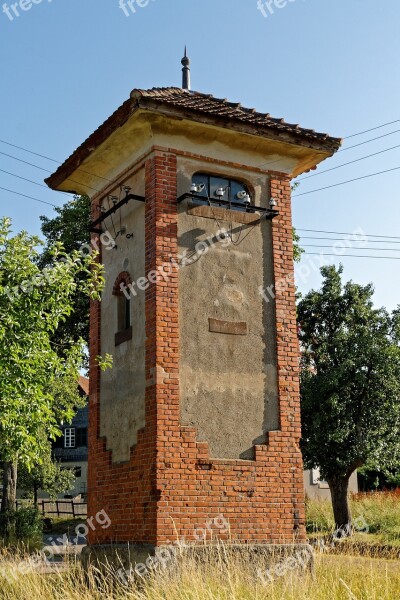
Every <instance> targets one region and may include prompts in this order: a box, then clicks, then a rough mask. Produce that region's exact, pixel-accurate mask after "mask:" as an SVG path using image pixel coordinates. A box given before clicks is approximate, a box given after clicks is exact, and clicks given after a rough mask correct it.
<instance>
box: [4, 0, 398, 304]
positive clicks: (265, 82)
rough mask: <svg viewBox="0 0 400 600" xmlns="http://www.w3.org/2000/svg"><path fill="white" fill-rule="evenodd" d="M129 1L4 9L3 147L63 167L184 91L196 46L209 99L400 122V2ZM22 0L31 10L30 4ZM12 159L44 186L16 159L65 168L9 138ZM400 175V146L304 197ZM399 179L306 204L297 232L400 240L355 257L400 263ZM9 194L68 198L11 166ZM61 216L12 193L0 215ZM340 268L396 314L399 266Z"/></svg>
mask: <svg viewBox="0 0 400 600" xmlns="http://www.w3.org/2000/svg"><path fill="white" fill-rule="evenodd" d="M118 1H119V0H101V2H100V0H52V1H49V0H42V2H40V0H36V2H37V3H36V4H32V6H31V8H30V9H28V10H26V11H23V10H21V9H20V8H18V7H17V11H18V12H19V15H20V16H18V17H16V16H15V14H14V13H13V12H12V11H11V12H10V11H9V12H10V14H11V16H12V17H13V20H11V19H10V18H9V17H8V16H7V14H6V12H1V10H2V9H1V8H0V39H1V42H2V61H1V65H0V76H1V81H2V88H3V89H2V94H1V99H0V103H1V111H0V122H1V128H0V139H1V140H5V141H7V142H9V143H12V144H15V145H17V146H21V147H25V148H28V149H31V150H33V151H35V152H37V153H39V154H43V155H46V156H48V157H51V158H53V159H58V160H60V161H62V160H64V158H66V157H67V156H68V155H69V154H70V153H71V152H72V151H73V150H74V149H75V148H76V147H77V146H78V145H79V144H80V143H81V142H82V141H83V139H85V138H86V137H87V135H88V134H90V133H91V132H92V131H93V130H94V129H95V128H96V127H97V126H98V125H99V124H100V123H101V122H103V121H104V119H105V118H107V117H108V116H109V115H110V114H111V112H113V111H114V110H115V108H116V107H117V106H118V105H119V104H120V103H121V102H122V101H123V100H125V99H126V98H127V97H128V95H129V92H130V90H131V89H132V88H134V87H142V88H147V87H153V86H168V85H180V81H181V79H180V78H181V72H180V59H181V57H182V53H183V46H184V44H185V43H186V44H188V48H189V54H190V57H191V59H192V84H193V88H194V89H196V90H198V91H202V92H208V93H213V94H214V95H216V96H218V97H222V98H228V99H230V100H232V101H236V102H241V103H242V104H243V105H244V106H249V107H255V108H257V109H258V110H260V111H265V112H269V113H271V115H273V116H275V117H284V118H285V119H286V120H287V121H289V122H294V123H300V124H301V125H302V126H304V127H311V128H313V129H316V130H318V131H323V132H328V133H330V134H332V135H337V136H340V137H345V136H349V135H351V134H353V133H357V132H359V131H364V130H367V129H370V128H373V127H376V126H379V125H381V124H383V123H388V122H391V121H396V120H400V103H399V92H400V84H399V69H398V64H399V50H400V36H399V35H398V23H399V22H400V2H399V1H398V0H385V2H382V1H380V2H378V0H375V1H373V0H335V2H332V0H291V1H287V3H286V5H285V6H284V4H285V2H284V0H276V5H274V4H273V3H272V10H273V14H270V12H268V10H267V9H265V10H264V12H265V13H266V14H267V17H266V18H265V17H264V16H263V14H262V12H261V11H260V10H258V9H257V0H151V1H150V2H149V4H148V6H143V7H139V5H138V4H137V2H138V0H136V2H135V3H134V5H136V12H135V13H134V14H131V15H130V16H129V17H127V16H125V14H124V12H123V11H122V10H121V9H120V8H119V6H118ZM20 2H21V3H22V5H23V4H24V2H25V6H27V5H28V2H29V0H20ZM140 3H142V4H144V1H143V0H139V4H140ZM2 4H3V3H0V6H1V5H2ZM11 4H15V3H14V2H9V3H8V5H11ZM277 5H278V6H279V5H281V6H282V7H281V8H278V7H277ZM397 130H400V121H399V122H398V123H393V124H392V125H389V126H386V127H383V128H380V129H377V130H376V131H373V132H370V133H366V134H365V135H362V136H358V137H355V138H351V139H349V140H346V141H345V145H344V148H347V147H348V146H350V145H353V144H356V143H357V144H358V143H361V142H363V141H366V140H369V139H371V138H372V137H377V136H382V135H385V134H388V133H391V132H394V131H397ZM396 145H400V131H398V132H396V133H393V134H392V135H388V136H387V137H384V138H381V139H379V140H375V141H372V142H370V143H367V144H365V145H362V146H359V147H357V148H352V149H349V150H345V151H343V152H341V153H339V154H338V155H337V156H336V157H334V158H333V159H331V160H330V161H329V162H326V163H324V165H323V166H321V167H320V169H319V170H323V169H328V168H332V167H336V166H338V165H341V164H342V163H344V162H348V161H351V160H356V159H358V158H361V157H364V156H366V155H369V154H373V153H376V152H379V151H381V150H386V149H388V148H391V147H393V146H396ZM0 152H2V153H3V154H0V169H2V170H3V171H9V172H10V173H13V174H15V175H19V176H20V177H24V178H27V179H31V180H33V181H36V182H43V178H44V177H46V174H47V173H46V171H44V170H39V169H37V168H34V167H31V166H29V165H27V164H24V163H22V162H17V161H16V160H14V159H11V158H9V157H7V156H5V155H4V153H6V154H10V155H12V156H14V157H17V158H20V159H22V160H25V161H28V162H31V163H33V164H35V165H37V166H40V167H41V168H42V169H48V170H52V169H53V168H54V167H55V166H56V163H52V162H50V161H48V160H45V159H42V158H40V157H37V156H34V155H32V154H28V153H25V152H22V151H20V150H18V149H16V148H12V147H11V146H8V145H6V144H3V143H0ZM395 167H400V147H399V148H397V149H393V150H390V151H388V152H385V153H382V154H380V155H378V156H374V157H371V158H368V159H366V160H362V161H360V162H357V163H354V164H352V165H348V166H346V167H343V168H340V169H337V170H334V171H331V172H329V173H326V174H321V175H318V176H317V177H314V178H310V179H308V180H307V181H304V182H303V183H302V184H301V186H300V189H299V190H298V191H297V193H298V194H300V193H303V192H307V191H310V190H315V189H317V188H320V187H325V186H329V185H333V184H335V183H338V182H342V181H346V180H349V179H352V178H356V177H362V176H364V175H368V174H371V173H375V172H377V171H383V170H386V169H391V168H395ZM399 184H400V170H398V171H393V172H391V173H387V174H384V175H380V176H377V177H372V178H368V179H364V180H362V181H356V182H353V183H349V184H347V185H343V186H338V187H335V188H331V189H328V190H323V191H320V192H317V193H312V194H306V195H303V196H298V197H294V198H293V215H294V224H295V225H296V227H298V228H299V229H301V230H303V229H312V230H322V231H335V232H336V231H337V232H353V231H362V232H364V233H365V234H369V235H376V236H394V237H395V236H399V239H397V240H391V241H389V242H388V243H387V244H380V243H374V242H373V240H375V241H378V239H379V238H372V237H368V239H367V238H366V239H365V240H363V241H362V242H360V241H358V242H357V244H354V242H353V248H351V249H349V250H347V251H346V253H348V254H358V255H360V254H361V255H371V254H372V255H374V256H378V255H380V256H391V257H392V256H399V258H400V252H398V251H397V250H400V244H399V243H398V242H399V241H400V228H399V222H400V203H399V202H398V195H399ZM0 186H1V187H3V188H8V189H10V190H14V191H18V192H20V193H23V194H27V195H30V196H34V197H35V198H38V199H41V200H44V201H47V202H52V203H55V204H57V205H60V204H62V203H63V202H64V201H65V200H66V198H67V197H66V196H61V195H59V194H57V193H55V192H51V191H47V190H45V189H44V188H42V187H39V186H37V185H34V184H31V183H28V182H26V181H23V180H21V179H18V178H16V177H13V176H11V175H7V174H5V173H3V172H1V171H0ZM52 210H53V209H52V208H51V207H50V206H47V205H45V204H40V203H37V202H34V201H31V200H29V199H25V198H22V197H19V196H15V195H13V194H10V193H9V192H5V191H2V190H0V214H1V215H7V216H10V217H11V218H12V219H13V223H14V229H15V230H20V229H22V228H24V229H27V230H28V231H30V232H32V233H38V232H39V230H40V221H39V215H41V214H46V215H51V214H52ZM300 233H302V234H303V235H308V236H314V237H315V236H320V237H335V235H331V236H327V235H324V234H318V233H312V232H311V233H308V234H307V233H306V232H304V231H301V232H300ZM336 237H341V236H336ZM361 239H362V238H361ZM332 243H334V241H331V240H306V239H303V244H319V245H327V246H330V245H331V244H332ZM364 247H367V248H386V249H387V250H386V251H371V250H362V248H364ZM307 251H309V252H313V251H315V252H320V251H321V250H320V249H319V248H312V247H307ZM324 251H325V252H327V253H330V252H332V249H330V248H326V249H324ZM315 258H316V257H314V256H312V255H308V256H305V257H304V259H303V263H304V264H303V266H304V270H303V273H307V269H308V270H310V271H311V273H310V274H306V275H304V277H303V278H302V279H301V280H299V286H300V289H301V291H302V292H305V291H307V289H309V288H310V287H316V286H318V285H319V283H320V276H319V275H318V272H317V271H316V269H315V268H314V267H313V265H311V267H310V263H309V261H311V260H313V259H315ZM326 260H327V262H335V263H338V262H339V259H337V258H335V257H326ZM340 260H341V261H342V262H343V264H344V267H345V271H344V273H345V277H346V279H350V278H351V279H353V280H355V281H357V282H360V283H368V282H369V281H372V282H373V283H374V285H375V288H376V295H375V300H376V303H377V304H378V305H386V306H387V307H388V308H390V309H392V308H394V307H395V306H396V305H397V304H398V303H400V280H399V277H398V276H397V274H398V272H399V267H400V262H399V261H396V260H382V259H372V258H352V257H342V258H341V259H340Z"/></svg>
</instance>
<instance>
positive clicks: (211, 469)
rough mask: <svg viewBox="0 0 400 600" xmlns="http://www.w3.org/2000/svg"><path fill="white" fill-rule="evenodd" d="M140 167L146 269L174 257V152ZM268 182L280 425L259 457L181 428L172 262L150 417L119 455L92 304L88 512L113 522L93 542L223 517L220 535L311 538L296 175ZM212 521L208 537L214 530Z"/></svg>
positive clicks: (154, 336) (137, 537)
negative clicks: (110, 427)
mask: <svg viewBox="0 0 400 600" xmlns="http://www.w3.org/2000/svg"><path fill="white" fill-rule="evenodd" d="M145 168H146V190H145V194H146V207H145V227H146V235H145V240H146V242H145V243H146V249H145V251H146V272H147V273H148V272H150V271H152V270H154V269H156V268H157V267H159V266H161V265H162V264H165V262H167V261H169V260H171V259H176V260H177V253H178V245H177V218H178V216H177V202H176V198H177V157H176V153H174V151H172V150H169V151H162V150H161V149H153V153H152V154H151V155H150V157H148V158H147V159H146V166H145ZM270 180H271V196H272V197H274V198H276V199H277V200H278V204H279V211H280V215H279V217H277V218H276V219H275V220H274V221H273V222H272V232H273V233H272V239H273V249H272V251H273V262H274V274H275V284H276V331H277V334H276V335H277V354H278V391H279V407H280V430H279V431H274V432H270V433H269V434H268V438H267V440H266V444H265V445H260V446H256V448H255V460H254V461H243V460H221V459H218V460H216V459H211V458H210V456H209V452H208V446H207V443H200V442H197V440H196V430H195V429H194V428H191V427H182V426H181V425H180V410H179V314H178V273H177V272H176V270H174V268H172V271H171V275H170V277H169V280H168V281H167V282H165V281H164V280H161V281H158V282H157V283H156V284H154V285H152V286H150V287H149V288H148V289H147V290H146V400H145V410H146V426H145V428H144V429H143V430H140V431H139V433H138V443H137V444H136V446H135V447H134V448H132V449H131V457H130V461H129V462H127V463H123V464H113V463H112V457H111V452H109V451H107V450H106V441H105V440H104V439H102V438H100V437H99V430H100V427H99V425H100V423H99V419H100V417H99V390H100V372H99V369H98V368H97V367H96V364H95V357H96V356H97V355H98V354H100V353H101V345H100V305H99V303H95V302H94V303H92V306H91V340H90V353H91V372H90V376H91V380H90V385H91V392H90V425H89V428H90V431H89V478H88V490H89V494H88V502H89V507H88V511H89V515H95V514H96V513H97V512H98V511H100V510H105V511H106V512H107V514H108V516H109V517H110V519H111V522H112V525H111V526H110V527H109V528H108V529H104V530H103V529H101V528H99V529H96V530H95V531H92V532H90V534H89V543H90V544H106V543H110V542H118V543H123V542H137V543H150V544H154V545H162V544H165V543H167V542H168V540H171V541H172V540H175V539H176V538H177V536H179V537H180V538H183V537H184V538H185V539H186V540H187V541H195V540H196V539H198V538H196V532H198V530H199V529H202V530H207V525H206V524H207V522H208V523H209V522H210V520H211V519H215V518H216V517H218V516H220V515H223V516H224V517H225V519H226V520H227V521H229V525H230V532H229V534H228V533H225V534H222V535H219V538H220V539H221V538H222V539H230V540H231V541H232V542H236V543H292V542H294V541H296V542H302V541H305V528H304V520H305V515H304V491H303V465H302V458H301V454H300V450H299V440H300V399H299V373H298V353H299V349H298V342H297V335H296V314H295V296H294V282H293V245H292V221H291V201H290V180H289V178H288V177H287V176H286V175H283V174H278V173H275V172H271V173H270ZM96 210H97V209H96V208H94V209H93V215H92V216H93V218H95V217H96V216H97V215H96ZM173 264H176V263H173ZM209 529H210V531H209V532H208V539H211V535H213V536H215V534H217V533H218V530H216V528H212V527H210V528H209ZM211 531H212V534H211ZM219 533H220V534H221V531H219Z"/></svg>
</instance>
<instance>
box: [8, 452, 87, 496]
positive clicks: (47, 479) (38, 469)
mask: <svg viewBox="0 0 400 600" xmlns="http://www.w3.org/2000/svg"><path fill="white" fill-rule="evenodd" d="M74 481H75V474H74V471H73V470H72V469H66V468H63V467H62V466H61V464H60V463H58V462H56V461H55V460H54V458H53V456H52V447H51V443H50V442H47V447H46V448H45V449H44V450H43V454H42V458H41V462H38V463H37V464H35V466H34V467H32V468H31V469H28V468H27V467H26V466H24V465H22V466H21V468H20V469H19V471H18V488H19V489H20V490H23V491H24V492H25V494H26V495H27V496H28V497H29V498H32V499H33V501H34V504H35V505H36V504H37V500H38V491H39V490H42V491H43V492H46V493H47V494H48V495H49V496H50V498H51V499H55V498H57V496H58V494H63V493H65V492H67V491H68V490H70V489H71V488H72V487H73V485H74Z"/></svg>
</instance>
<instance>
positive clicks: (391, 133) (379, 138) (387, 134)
mask: <svg viewBox="0 0 400 600" xmlns="http://www.w3.org/2000/svg"><path fill="white" fill-rule="evenodd" d="M399 131H400V129H396V130H395V131H391V132H390V133H385V134H384V135H379V136H378V137H375V138H371V139H370V140H365V142H360V143H359V144H354V145H353V146H348V147H347V148H341V149H340V150H338V151H337V154H339V153H340V152H346V151H347V150H351V149H352V148H358V147H359V146H364V145H365V144H369V143H370V142H375V141H376V140H381V139H383V138H385V137H388V136H389V135H394V134H395V133H399Z"/></svg>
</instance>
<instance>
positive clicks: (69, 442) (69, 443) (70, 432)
mask: <svg viewBox="0 0 400 600" xmlns="http://www.w3.org/2000/svg"><path fill="white" fill-rule="evenodd" d="M75 440H76V430H75V427H69V428H68V429H65V430H64V448H75Z"/></svg>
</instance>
